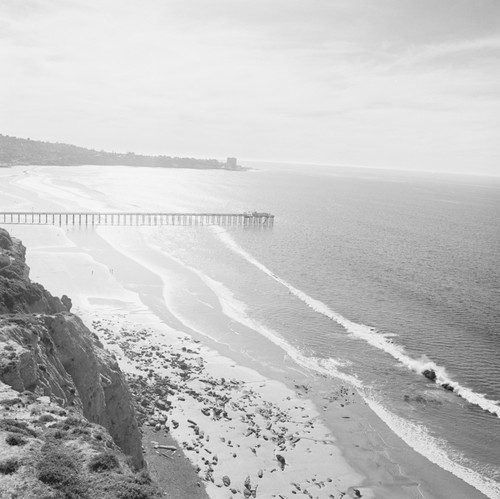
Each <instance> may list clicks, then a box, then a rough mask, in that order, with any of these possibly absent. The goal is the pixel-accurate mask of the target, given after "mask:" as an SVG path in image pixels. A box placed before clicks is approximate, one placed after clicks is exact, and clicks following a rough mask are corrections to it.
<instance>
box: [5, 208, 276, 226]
mask: <svg viewBox="0 0 500 499" xmlns="http://www.w3.org/2000/svg"><path fill="white" fill-rule="evenodd" d="M273 223H274V215H271V214H270V213H259V212H248V213H118V212H115V213H106V212H102V213H100V212H99V213H96V212H40V211H27V212H22V211H10V212H0V224H25V225H86V226H89V225H90V226H93V225H261V226H271V225H273Z"/></svg>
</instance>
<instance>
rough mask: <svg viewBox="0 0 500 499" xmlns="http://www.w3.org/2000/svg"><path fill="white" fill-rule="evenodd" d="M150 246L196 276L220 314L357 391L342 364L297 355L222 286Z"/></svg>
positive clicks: (155, 247) (302, 364)
mask: <svg viewBox="0 0 500 499" xmlns="http://www.w3.org/2000/svg"><path fill="white" fill-rule="evenodd" d="M151 247H152V248H154V249H156V250H157V251H158V252H160V253H161V254H162V255H163V256H165V257H167V258H169V259H171V260H172V261H174V262H175V263H177V264H178V265H180V266H182V267H184V268H185V269H186V270H188V271H190V272H192V273H194V274H195V275H197V276H198V277H199V278H200V279H201V281H202V282H203V283H204V284H205V285H206V286H207V287H208V288H210V289H211V290H212V292H213V293H214V294H215V296H216V297H217V300H218V301H219V304H220V306H221V309H222V312H223V314H224V315H226V316H227V317H229V318H230V319H233V320H234V321H235V322H238V323H239V324H241V325H242V326H245V327H247V328H249V329H251V330H252V331H255V332H257V333H259V334H260V335H262V336H264V337H265V338H267V339H268V340H269V341H271V342H272V343H274V344H275V345H276V346H278V347H279V348H281V349H282V350H283V351H284V352H285V353H286V354H288V356H289V357H290V358H291V359H292V360H293V361H294V362H296V363H297V364H298V365H299V366H301V367H304V368H306V369H308V370H310V371H315V372H318V373H320V374H326V375H330V376H334V377H336V378H338V379H341V380H343V381H345V382H347V383H350V384H352V385H353V386H356V387H358V388H359V387H360V386H361V384H360V382H359V380H358V379H357V378H356V377H354V376H351V375H349V374H345V373H343V372H341V371H339V370H338V369H337V367H339V366H341V365H342V362H340V361H337V360H336V359H332V358H328V359H321V358H317V357H307V356H305V355H304V354H302V352H300V350H298V349H297V348H295V347H294V346H293V345H291V344H290V343H288V342H287V341H286V340H285V339H283V338H282V336H281V335H280V334H279V333H277V332H276V331H274V330H273V329H271V328H268V327H267V326H264V325H263V324H261V323H260V322H258V321H256V320H255V319H251V318H250V317H249V316H248V314H247V306H246V305H245V303H243V302H241V301H240V300H238V299H237V298H235V296H234V294H233V293H232V292H231V291H230V290H229V289H228V288H227V287H226V286H225V285H224V284H222V283H221V282H219V281H216V280H215V279H212V278H211V277H209V276H208V275H206V274H204V273H203V272H202V271H200V270H198V269H196V268H194V267H191V266H190V265H187V264H186V263H184V262H182V261H181V260H179V259H178V258H176V257H174V256H173V255H170V254H168V253H166V252H165V251H164V250H162V249H161V248H160V247H159V246H156V245H151Z"/></svg>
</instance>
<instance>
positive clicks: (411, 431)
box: [364, 396, 500, 499]
mask: <svg viewBox="0 0 500 499" xmlns="http://www.w3.org/2000/svg"><path fill="white" fill-rule="evenodd" d="M364 398H365V400H366V402H367V403H368V406H369V407H370V409H372V411H373V412H375V414H377V416H378V417H379V418H380V419H381V420H382V421H384V423H386V424H387V426H389V428H391V430H392V431H393V432H394V433H395V434H396V435H397V436H398V437H399V438H401V439H402V440H403V441H404V442H405V443H406V444H407V445H408V446H409V447H411V448H412V449H413V450H415V451H416V452H418V453H419V454H421V455H423V456H425V457H426V458H427V459H428V460H429V461H431V462H432V463H434V464H437V465H438V466H439V467H441V468H443V469H444V470H446V471H449V472H450V473H452V474H453V475H455V476H456V477H458V478H460V479H461V480H464V481H465V482H466V483H468V484H469V485H471V486H472V487H474V488H475V489H477V490H479V491H480V492H482V493H483V494H485V495H486V496H487V497H490V498H491V499H500V484H499V483H498V482H495V481H493V480H491V479H489V478H487V477H484V476H482V475H481V474H479V473H478V472H476V471H474V470H471V469H470V468H467V467H466V466H463V465H462V464H460V462H458V461H460V460H461V459H462V458H461V456H453V459H452V458H450V456H449V455H448V453H447V452H446V450H445V448H446V443H445V442H443V441H441V440H439V439H437V438H435V437H433V436H431V435H430V434H429V432H428V431H427V430H426V429H425V428H424V427H423V426H421V425H418V424H416V423H412V422H410V421H407V420H406V419H403V418H401V417H399V416H396V415H395V414H393V413H392V412H390V411H388V410H387V409H386V408H385V407H383V406H382V405H381V404H379V403H378V402H377V401H376V400H374V399H373V398H371V397H369V396H365V397H364Z"/></svg>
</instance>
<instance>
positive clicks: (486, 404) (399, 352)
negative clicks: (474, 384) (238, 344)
mask: <svg viewBox="0 0 500 499" xmlns="http://www.w3.org/2000/svg"><path fill="white" fill-rule="evenodd" d="M213 230H214V232H215V234H216V235H217V237H219V239H220V240H221V241H222V242H223V243H224V244H225V245H226V247H228V248H229V249H231V250H232V251H234V252H235V253H238V254H239V255H240V256H242V257H243V258H244V259H245V260H247V261H248V262H249V263H251V264H252V265H254V266H255V267H257V268H258V269H259V270H261V271H262V272H264V273H265V274H267V275H268V276H269V277H271V278H272V279H274V280H275V281H276V282H278V283H280V284H281V285H283V286H285V287H286V288H287V289H288V290H289V291H290V292H291V293H292V294H293V295H294V296H296V297H297V298H299V299H300V300H301V301H303V302H304V303H305V304H306V305H307V306H308V307H310V308H311V309H313V310H314V311H315V312H318V313H320V314H322V315H324V316H325V317H327V318H329V319H331V320H333V321H334V322H336V323H337V324H339V325H340V326H342V327H343V328H344V329H345V330H346V331H347V332H349V333H350V334H351V335H352V336H354V337H356V338H358V339H361V340H364V341H365V342H366V343H368V344H369V345H371V346H373V347H375V348H378V349H379V350H382V351H384V352H386V353H388V354H389V355H391V356H392V357H393V358H394V359H396V360H397V361H398V362H400V363H401V364H403V365H404V366H406V367H407V368H408V369H410V370H411V371H413V372H415V373H417V374H423V373H424V371H426V370H433V371H434V372H435V373H436V380H435V382H436V383H437V384H439V385H447V386H449V387H451V388H453V392H454V393H456V394H457V395H458V396H460V397H462V398H463V399H465V400H467V401H468V402H469V403H471V404H474V405H477V406H478V407H480V408H481V409H483V410H485V411H487V412H490V413H492V414H495V415H496V416H497V417H500V406H499V404H500V402H498V401H493V400H490V399H488V398H486V397H485V396H484V395H483V394H481V393H476V392H474V391H473V390H471V389H470V388H467V387H464V386H462V385H460V383H458V382H457V381H453V380H452V379H451V378H450V377H449V376H448V374H447V373H446V369H445V368H444V367H442V366H438V365H437V364H435V363H434V362H433V361H431V360H428V359H427V358H425V357H423V358H421V359H414V358H412V357H410V356H409V355H408V354H407V353H406V351H405V349H404V348H403V347H402V346H401V345H397V344H396V343H394V342H393V341H392V340H391V339H390V337H391V336H393V335H388V334H382V333H378V332H377V331H376V330H375V329H374V328H372V327H369V326H365V325H364V324H358V323H356V322H353V321H350V320H349V319H346V318H345V317H343V316H342V315H340V314H339V313H337V312H335V311H333V310H331V309H330V308H329V307H328V305H326V304H325V303H323V302H321V301H319V300H316V299H315V298H312V297H311V296H309V295H308V294H306V293H304V292H303V291H301V290H300V289H298V288H296V287H295V286H293V285H292V284H290V283H288V282H287V281H285V280H284V279H282V278H281V277H278V276H277V275H276V274H274V273H273V272H272V271H271V270H269V269H268V268H267V267H266V266H265V265H263V264H262V263H261V262H259V261H258V260H257V259H256V258H254V257H253V256H252V255H251V254H250V253H248V252H247V251H245V250H244V249H243V248H242V247H241V246H240V245H239V244H238V243H236V241H235V240H234V239H233V238H232V237H231V236H230V235H229V234H228V233H227V232H226V231H225V230H224V229H223V228H221V227H217V228H214V229H213Z"/></svg>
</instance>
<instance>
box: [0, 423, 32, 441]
mask: <svg viewBox="0 0 500 499" xmlns="http://www.w3.org/2000/svg"><path fill="white" fill-rule="evenodd" d="M0 429H2V430H5V431H8V432H10V433H20V434H21V435H24V436H26V437H36V431H34V430H32V429H31V428H29V427H28V425H27V424H26V423H25V422H24V421H17V420H15V419H1V420H0Z"/></svg>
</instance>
